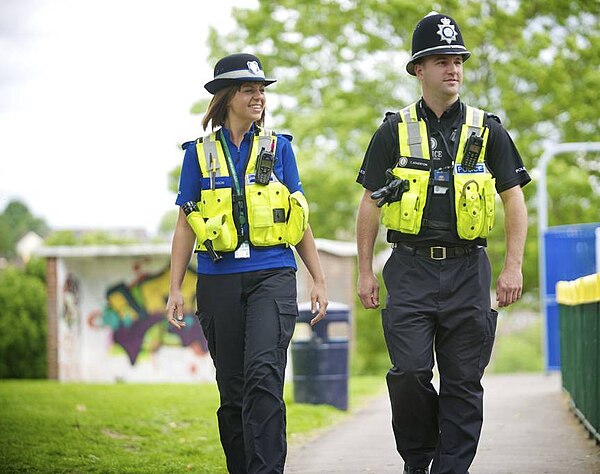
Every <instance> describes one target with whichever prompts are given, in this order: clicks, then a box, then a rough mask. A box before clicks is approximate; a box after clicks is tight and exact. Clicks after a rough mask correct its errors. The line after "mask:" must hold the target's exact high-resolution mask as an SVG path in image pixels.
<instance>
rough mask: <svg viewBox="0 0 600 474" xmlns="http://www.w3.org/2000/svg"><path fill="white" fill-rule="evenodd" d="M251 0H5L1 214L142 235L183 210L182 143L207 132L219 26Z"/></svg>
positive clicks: (0, 44) (0, 72)
mask: <svg viewBox="0 0 600 474" xmlns="http://www.w3.org/2000/svg"><path fill="white" fill-rule="evenodd" d="M253 4H254V2H251V1H247V0H246V1H244V0H220V1H218V2H212V1H206V0H169V1H154V0H86V1H81V0H0V211H1V210H3V209H4V207H5V206H6V204H7V203H8V201H9V200H11V199H15V198H16V199H19V200H21V201H23V202H24V203H25V204H26V205H27V206H28V207H29V210H30V212H31V213H32V214H33V215H35V216H37V217H41V218H43V219H44V220H45V221H46V222H47V223H48V225H49V226H50V227H51V228H53V229H61V228H89V227H95V228H98V227H101V228H110V227H137V228H140V227H141V228H144V229H146V230H147V231H148V232H149V233H150V234H151V235H152V234H154V233H155V232H156V230H157V228H158V225H159V222H160V219H161V217H162V216H163V215H164V213H165V212H167V211H169V210H172V209H175V206H174V201H175V195H174V194H173V193H172V192H170V191H168V189H167V186H168V184H167V177H168V173H169V171H170V170H172V169H173V168H174V167H175V166H178V165H180V164H181V160H182V158H183V152H182V151H181V150H180V149H179V148H178V146H177V145H178V144H179V143H182V142H183V141H186V140H191V139H194V138H196V137H197V136H200V135H202V134H203V131H202V128H201V125H200V116H199V115H191V114H190V112H189V111H190V108H191V106H192V104H193V103H194V102H195V101H197V100H198V99H202V98H208V97H210V96H209V94H208V93H207V92H206V91H205V90H204V87H203V85H204V83H205V82H207V81H208V80H210V79H211V78H212V68H213V65H212V64H208V63H207V55H208V47H207V45H206V37H207V33H208V26H207V25H208V24H212V25H222V26H223V28H226V29H231V28H232V27H233V21H232V20H231V18H230V12H231V6H232V5H234V6H244V5H247V6H252V5H253Z"/></svg>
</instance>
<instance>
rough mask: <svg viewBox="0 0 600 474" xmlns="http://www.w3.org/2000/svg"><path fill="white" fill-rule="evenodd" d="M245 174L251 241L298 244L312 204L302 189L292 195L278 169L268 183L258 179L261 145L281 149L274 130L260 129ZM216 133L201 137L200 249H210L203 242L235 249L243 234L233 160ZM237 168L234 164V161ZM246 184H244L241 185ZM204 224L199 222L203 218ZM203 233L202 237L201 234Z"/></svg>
mask: <svg viewBox="0 0 600 474" xmlns="http://www.w3.org/2000/svg"><path fill="white" fill-rule="evenodd" d="M257 129H258V130H259V133H257V134H255V135H254V140H253V143H252V148H251V151H250V155H249V158H248V164H247V168H246V172H245V177H244V190H245V191H244V196H243V197H240V198H237V199H244V200H245V202H244V206H243V207H242V209H244V214H245V216H246V218H247V220H248V227H249V234H250V235H249V241H250V243H252V245H254V246H257V247H268V246H274V245H296V244H297V243H298V242H300V240H302V237H303V235H304V231H305V230H306V228H307V226H308V203H307V202H306V198H305V197H304V195H303V194H302V193H301V192H300V191H296V192H294V193H293V194H290V192H289V190H288V189H287V187H286V186H285V185H284V184H283V183H281V182H280V181H279V180H278V179H277V177H276V176H275V173H271V178H270V182H269V184H267V185H261V184H257V183H255V181H254V172H255V167H256V159H257V157H258V154H259V153H260V151H261V149H263V148H264V149H266V150H273V152H274V151H275V149H276V145H277V136H276V135H275V133H273V132H271V131H267V130H262V129H260V128H258V127H257ZM217 133H222V132H220V131H217V132H213V133H211V134H210V135H207V136H206V137H203V138H199V139H198V140H196V151H197V155H198V162H199V164H200V170H201V173H202V182H201V195H200V201H199V202H198V211H199V213H200V216H201V217H202V220H197V222H196V223H195V225H194V226H193V229H194V232H195V233H196V238H197V241H196V251H205V250H206V247H205V245H204V244H203V242H205V241H206V240H207V239H208V240H211V241H212V244H213V248H214V250H216V251H220V252H231V251H234V250H235V249H237V248H238V246H239V245H240V244H241V243H242V239H247V238H248V236H243V234H242V225H243V222H241V220H240V219H241V218H240V213H239V212H238V209H239V206H237V205H234V195H235V186H234V179H233V178H232V175H233V173H235V169H230V167H229V164H228V160H227V158H226V156H225V153H224V152H223V147H222V145H221V142H220V140H219V139H218V136H217ZM232 166H233V165H232ZM240 186H241V183H240ZM202 221H204V225H200V226H199V225H198V222H199V223H200V224H202ZM199 234H200V235H199Z"/></svg>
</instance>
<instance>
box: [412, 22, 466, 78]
mask: <svg viewBox="0 0 600 474" xmlns="http://www.w3.org/2000/svg"><path fill="white" fill-rule="evenodd" d="M433 54H458V55H461V56H462V57H463V61H466V60H467V59H469V56H471V53H470V52H469V51H467V48H465V43H464V41H463V37H462V34H461V32H460V28H459V27H458V25H457V24H456V22H455V21H454V20H453V19H452V18H450V17H449V16H448V15H441V14H440V13H438V12H431V13H429V14H428V15H427V16H426V17H424V18H423V19H422V20H421V21H420V22H419V23H417V26H416V27H415V31H414V33H413V37H412V57H411V58H410V61H408V64H407V65H406V70H407V71H408V73H409V74H410V75H411V76H414V75H415V61H416V60H417V59H420V58H422V57H425V56H431V55H433Z"/></svg>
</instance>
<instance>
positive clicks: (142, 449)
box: [0, 377, 385, 474]
mask: <svg viewBox="0 0 600 474" xmlns="http://www.w3.org/2000/svg"><path fill="white" fill-rule="evenodd" d="M384 386H385V384H384V378H383V377H352V378H351V379H350V383H349V399H350V410H349V412H350V413H351V412H352V411H353V410H355V409H356V408H357V407H359V406H360V405H361V404H362V403H363V402H364V401H365V399H367V398H368V397H369V396H372V395H374V394H376V393H382V392H383V391H384ZM285 398H286V404H287V414H288V415H287V419H288V436H289V440H290V444H293V443H295V442H301V441H302V439H304V437H305V436H307V434H308V433H310V432H314V430H318V429H321V428H324V427H326V426H329V425H331V424H332V423H335V422H337V421H339V420H341V419H342V418H344V417H346V416H348V412H343V411H340V410H338V409H336V408H334V407H331V406H327V405H306V404H297V403H294V402H293V400H292V398H293V397H292V384H291V383H289V384H287V386H286V392H285ZM217 407H218V392H217V389H216V386H215V385H214V384H200V385H188V384H185V385H184V384H114V385H104V384H64V383H59V382H54V381H47V380H43V381H2V382H0V472H6V473H12V472H28V473H36V472H38V473H41V472H52V473H79V472H86V473H88V472H104V473H105V472H119V473H134V472H135V473H139V472H152V473H159V472H164V473H167V472H169V473H175V472H197V473H211V474H218V473H226V472H227V470H226V468H225V459H224V456H223V453H222V450H221V445H220V442H219V435H218V429H217V420H216V415H215V412H216V409H217Z"/></svg>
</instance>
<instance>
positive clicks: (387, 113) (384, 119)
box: [383, 112, 397, 122]
mask: <svg viewBox="0 0 600 474" xmlns="http://www.w3.org/2000/svg"><path fill="white" fill-rule="evenodd" d="M396 114H397V112H386V113H385V117H383V121H384V122H387V120H388V119H389V118H390V117H392V116H394V115H396Z"/></svg>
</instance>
